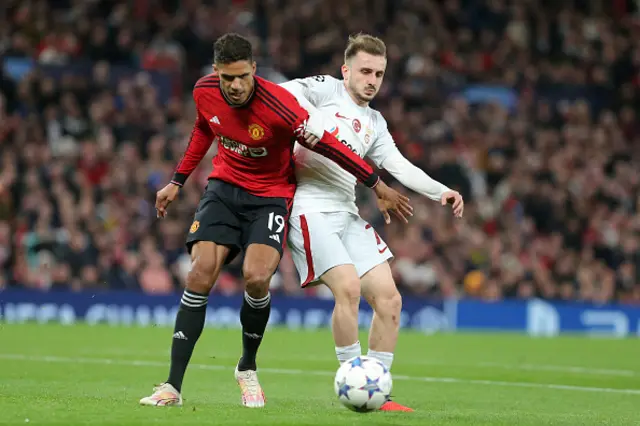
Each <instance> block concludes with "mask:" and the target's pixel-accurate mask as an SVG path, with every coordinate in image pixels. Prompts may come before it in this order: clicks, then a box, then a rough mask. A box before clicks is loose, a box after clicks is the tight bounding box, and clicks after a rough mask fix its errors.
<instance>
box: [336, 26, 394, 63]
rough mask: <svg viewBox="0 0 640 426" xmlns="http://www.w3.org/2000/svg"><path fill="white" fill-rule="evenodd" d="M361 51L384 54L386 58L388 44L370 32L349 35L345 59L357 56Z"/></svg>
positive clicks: (377, 54) (346, 60)
mask: <svg viewBox="0 0 640 426" xmlns="http://www.w3.org/2000/svg"><path fill="white" fill-rule="evenodd" d="M359 52H365V53H368V54H370V55H374V56H384V57H385V58H386V57H387V46H386V45H385V44H384V41H382V40H380V39H379V38H378V37H374V36H372V35H370V34H363V33H358V34H355V35H351V36H349V41H348V42H347V48H346V49H345V51H344V61H345V62H348V61H349V59H351V58H353V57H354V56H356V55H357V54H358V53H359Z"/></svg>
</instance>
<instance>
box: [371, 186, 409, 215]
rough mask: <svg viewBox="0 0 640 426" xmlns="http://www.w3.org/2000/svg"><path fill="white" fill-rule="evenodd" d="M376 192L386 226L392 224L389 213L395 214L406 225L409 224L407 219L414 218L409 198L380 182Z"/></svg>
mask: <svg viewBox="0 0 640 426" xmlns="http://www.w3.org/2000/svg"><path fill="white" fill-rule="evenodd" d="M374 191H375V192H376V195H377V196H378V209H379V210H380V212H381V213H382V215H383V216H384V221H385V223H386V224H389V223H391V216H390V215H389V211H391V212H393V214H394V215H396V216H397V217H398V218H399V219H401V220H402V221H404V223H409V220H408V219H407V217H409V216H413V207H411V204H409V198H408V197H405V196H404V195H402V194H401V193H399V192H398V191H396V190H395V189H393V188H391V187H389V186H388V185H387V184H386V183H384V182H382V181H380V182H378V184H377V185H376V187H375V188H374Z"/></svg>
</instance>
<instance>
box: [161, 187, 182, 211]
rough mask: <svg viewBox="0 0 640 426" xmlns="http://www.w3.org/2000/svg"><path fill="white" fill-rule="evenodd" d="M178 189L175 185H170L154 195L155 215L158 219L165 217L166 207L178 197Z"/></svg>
mask: <svg viewBox="0 0 640 426" xmlns="http://www.w3.org/2000/svg"><path fill="white" fill-rule="evenodd" d="M178 192H180V187H179V186H178V185H176V184H173V183H170V184H168V185H167V186H165V187H164V188H162V189H161V190H160V191H158V193H157V194H156V215H157V217H159V218H163V217H165V216H166V215H167V207H169V204H171V202H172V201H173V200H175V199H176V197H177V196H178Z"/></svg>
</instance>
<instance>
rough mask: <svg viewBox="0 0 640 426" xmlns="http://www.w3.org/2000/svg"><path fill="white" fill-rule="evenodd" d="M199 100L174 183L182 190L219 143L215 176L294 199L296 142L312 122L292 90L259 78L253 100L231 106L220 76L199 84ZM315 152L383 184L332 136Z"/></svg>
mask: <svg viewBox="0 0 640 426" xmlns="http://www.w3.org/2000/svg"><path fill="white" fill-rule="evenodd" d="M193 98H194V100H195V103H196V109H197V114H198V116H197V118H196V123H195V125H194V127H193V132H192V133H191V138H190V140H189V145H188V146H187V150H186V152H185V154H184V156H183V158H182V160H180V163H179V164H178V167H177V168H176V170H175V174H174V176H173V180H172V183H175V184H177V185H180V186H182V185H183V184H184V182H185V181H186V180H187V178H188V177H189V175H190V174H191V172H193V170H194V169H195V168H196V167H197V165H198V163H200V161H201V160H202V158H203V157H204V155H205V154H206V153H207V151H208V150H209V147H210V146H211V144H212V143H213V141H214V140H217V141H218V154H217V155H216V156H215V157H214V159H213V171H212V172H211V174H210V175H209V178H213V179H219V180H222V181H225V182H228V183H231V184H233V185H236V186H239V187H241V188H243V189H244V190H245V191H247V192H249V193H250V194H253V195H257V196H260V197H282V198H293V195H294V193H295V188H296V182H295V175H294V170H293V167H294V163H293V157H292V156H293V144H294V142H295V140H296V139H297V138H300V136H301V133H303V129H304V126H305V125H306V120H307V119H308V118H309V113H308V112H307V111H306V110H305V109H304V108H302V107H301V106H300V104H299V103H298V101H297V100H296V98H295V97H294V96H293V95H292V94H291V93H289V92H288V91H287V90H286V89H284V88H282V87H280V86H278V85H276V84H274V83H272V82H270V81H268V80H265V79H263V78H260V77H257V76H256V77H255V85H254V89H253V92H252V94H251V95H250V97H249V99H248V100H247V102H246V103H245V104H243V105H240V106H236V105H230V104H229V103H228V102H227V100H226V99H225V96H224V94H223V93H222V90H221V88H220V79H219V77H218V76H217V75H215V74H210V75H208V76H205V77H203V78H201V79H200V80H198V82H197V83H196V85H195V88H194V89H193ZM311 149H313V150H314V151H316V152H317V153H319V154H321V155H324V156H326V157H329V158H331V159H332V160H334V161H335V162H336V163H337V164H338V165H340V166H341V167H342V168H344V169H345V170H347V171H348V172H350V173H351V174H353V175H354V176H355V177H356V178H358V180H360V181H361V182H363V183H365V184H366V185H367V186H369V187H373V186H375V184H376V183H377V181H378V176H377V175H376V174H375V173H374V172H373V169H371V167H370V166H369V165H368V164H367V163H366V162H365V161H364V160H362V158H360V157H359V156H358V155H356V154H354V153H352V152H351V150H350V149H348V148H347V147H346V146H344V145H343V144H342V143H341V142H339V141H338V140H337V139H336V138H335V137H334V136H332V135H330V134H329V133H328V132H325V133H324V136H323V137H322V139H321V141H320V142H318V143H317V144H316V145H315V146H314V147H312V148H311Z"/></svg>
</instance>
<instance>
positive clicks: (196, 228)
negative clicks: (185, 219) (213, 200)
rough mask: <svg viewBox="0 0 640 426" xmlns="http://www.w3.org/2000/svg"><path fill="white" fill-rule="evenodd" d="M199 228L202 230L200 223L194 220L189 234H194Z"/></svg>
mask: <svg viewBox="0 0 640 426" xmlns="http://www.w3.org/2000/svg"><path fill="white" fill-rule="evenodd" d="M198 228H200V222H199V221H197V220H194V221H193V223H192V224H191V228H189V232H190V233H191V234H193V233H194V232H196V231H197V230H198Z"/></svg>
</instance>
